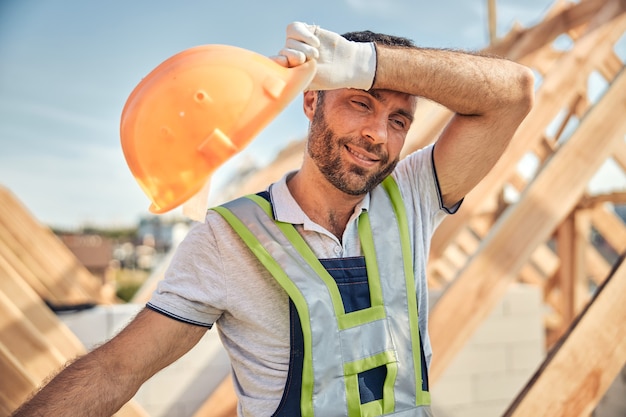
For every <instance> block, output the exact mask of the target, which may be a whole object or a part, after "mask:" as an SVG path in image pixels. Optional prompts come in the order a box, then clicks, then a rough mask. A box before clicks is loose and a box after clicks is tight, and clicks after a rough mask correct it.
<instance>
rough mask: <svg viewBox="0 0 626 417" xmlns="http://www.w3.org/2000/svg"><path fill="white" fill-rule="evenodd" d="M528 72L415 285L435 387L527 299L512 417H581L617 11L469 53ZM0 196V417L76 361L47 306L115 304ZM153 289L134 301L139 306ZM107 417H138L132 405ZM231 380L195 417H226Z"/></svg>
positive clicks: (620, 186) (610, 349)
mask: <svg viewBox="0 0 626 417" xmlns="http://www.w3.org/2000/svg"><path fill="white" fill-rule="evenodd" d="M482 52H483V53H486V54H493V55H498V56H502V57H505V58H508V59H511V60H514V61H516V62H519V63H521V64H524V65H527V66H528V67H530V68H532V69H533V71H534V72H535V76H536V80H537V85H536V99H535V105H534V107H533V109H532V111H531V112H530V114H529V115H528V116H527V118H526V119H525V121H524V122H523V124H522V125H521V126H520V128H519V129H518V131H517V133H516V134H515V136H514V138H513V140H512V142H511V143H510V145H509V147H508V149H507V151H506V152H505V154H504V155H503V156H502V158H501V159H500V160H499V162H498V163H497V164H496V166H495V167H494V169H493V170H492V171H491V172H490V173H489V175H488V176H487V177H486V178H485V179H484V180H483V181H482V182H481V183H480V184H479V185H478V186H477V187H476V188H475V189H474V190H473V191H472V192H471V193H470V194H469V195H467V197H466V198H465V200H464V202H463V204H462V206H461V209H460V210H459V212H457V213H456V214H455V215H453V216H448V217H447V218H446V219H445V220H444V222H443V223H442V224H441V226H440V227H439V228H438V229H437V231H436V232H435V235H434V237H433V241H432V246H431V254H430V259H429V267H428V274H427V275H428V282H429V287H430V288H431V289H432V291H433V292H437V293H438V294H440V296H439V297H438V299H437V300H436V302H434V303H433V305H432V308H431V312H430V322H429V329H430V336H431V343H432V347H433V351H434V352H435V356H434V357H435V359H434V360H433V363H432V367H431V369H430V378H431V381H432V382H431V383H432V384H433V385H435V386H436V384H437V381H438V380H439V379H440V378H441V377H442V375H443V374H444V373H445V371H446V369H447V368H448V367H449V366H450V364H451V363H452V362H453V361H454V359H455V358H456V357H457V355H458V354H459V352H461V350H462V349H463V347H464V346H465V345H466V344H467V343H468V340H470V338H471V337H472V335H473V334H474V333H475V332H476V330H477V329H478V328H479V326H480V325H481V323H483V321H484V320H485V319H486V318H487V317H488V316H489V315H490V314H491V313H492V312H493V310H494V309H495V308H496V307H497V306H498V305H499V303H500V302H501V300H502V299H503V297H504V296H505V294H506V293H507V291H508V290H509V289H510V288H511V287H512V286H513V285H518V284H523V285H525V286H531V287H533V288H536V289H538V291H540V294H541V299H542V300H541V301H542V304H543V312H544V314H543V317H542V319H543V323H542V325H543V334H544V335H545V349H546V352H547V354H546V355H545V358H544V360H543V363H542V364H540V366H538V367H537V369H536V371H535V373H534V375H532V377H531V378H530V379H529V380H528V381H527V383H526V385H525V386H524V387H523V388H522V389H521V390H520V391H519V393H518V395H517V396H515V397H514V398H511V401H510V404H509V406H508V408H507V409H506V410H505V411H503V415H506V416H511V417H513V416H514V417H540V416H546V417H553V416H567V417H570V416H581V417H583V416H585V417H587V416H591V415H592V414H593V412H594V410H596V408H597V406H598V404H599V402H600V400H601V399H602V398H603V397H604V395H605V393H606V392H607V390H608V389H609V386H610V385H611V384H612V383H613V381H614V380H615V379H616V377H617V376H618V374H619V373H620V371H621V370H622V369H623V368H624V365H625V364H626V324H625V323H626V298H625V297H626V262H624V257H625V256H626V224H625V220H624V218H625V217H626V216H625V215H624V211H622V212H621V213H622V215H620V214H619V213H620V207H622V208H623V207H624V206H625V205H626V175H625V173H626V140H625V139H626V71H624V68H625V62H626V1H625V0H581V1H579V2H567V1H556V2H555V3H554V4H553V6H552V8H551V9H550V10H549V11H548V12H547V14H546V16H545V17H544V19H543V20H542V21H541V22H539V23H537V24H536V25H535V26H533V27H529V28H523V27H514V28H513V29H512V30H511V31H510V32H509V33H508V34H507V35H506V36H504V37H502V38H501V39H495V38H494V39H493V42H492V44H491V45H489V46H488V47H487V48H485V50H483V51H482ZM450 117H451V113H450V111H449V110H447V109H445V108H443V107H441V106H439V105H437V104H435V103H432V102H429V101H426V100H420V101H419V102H418V106H417V110H416V114H415V120H414V122H413V127H412V129H411V131H410V132H409V136H408V137H407V141H406V144H405V155H406V154H408V153H410V152H412V151H415V150H417V149H420V148H422V147H424V146H426V145H428V144H430V143H432V142H433V141H434V140H435V139H436V138H437V137H438V135H439V133H440V132H441V131H442V129H443V128H444V126H445V125H446V123H447V121H448V120H449V118H450ZM303 149H304V142H303V141H297V142H294V143H293V144H291V145H290V147H289V149H288V150H285V152H283V153H282V154H281V155H279V157H278V158H277V160H276V161H275V162H274V163H272V164H270V165H269V166H267V167H264V168H263V169H261V170H258V171H255V172H253V173H251V174H250V175H249V176H247V177H246V178H244V179H241V180H240V181H239V182H237V183H236V184H234V185H233V188H231V189H230V190H228V191H225V192H224V195H223V198H224V199H227V198H230V197H236V196H239V195H243V194H247V193H251V192H257V191H259V190H261V189H263V188H265V187H266V186H267V185H268V184H269V183H271V182H273V181H275V180H277V179H278V178H280V177H281V176H282V175H284V173H285V172H286V171H288V170H290V169H297V168H298V167H299V164H300V162H301V158H302V152H303ZM1 191H2V192H1V193H0V310H1V313H2V314H0V321H1V326H0V375H2V378H0V413H2V414H9V413H10V412H11V411H12V410H13V409H14V408H16V407H17V406H18V405H19V404H20V403H21V402H22V401H23V400H24V399H26V398H27V396H28V395H29V394H30V393H31V392H32V391H33V390H34V389H36V387H37V386H39V385H40V384H41V382H42V381H43V380H44V379H45V378H46V377H48V376H49V375H50V373H52V372H54V371H55V370H57V369H58V368H59V367H61V366H62V365H63V364H64V363H65V362H66V361H67V360H69V359H71V358H73V357H75V356H76V355H79V354H81V353H83V352H84V351H85V348H84V347H83V346H82V345H81V343H80V342H78V340H77V338H76V337H75V336H74V335H73V334H72V333H71V332H70V331H69V330H68V329H67V327H65V326H64V325H63V324H62V323H61V322H60V321H59V320H58V318H57V317H56V316H55V315H54V314H53V312H52V311H51V309H50V305H54V304H58V305H64V304H72V305H77V304H85V305H87V304H99V305H101V304H114V303H116V302H117V300H115V298H114V296H113V295H112V293H111V291H110V289H108V288H107V286H106V285H103V284H102V282H101V281H99V280H97V279H95V278H94V277H93V276H90V274H89V273H88V272H86V270H85V269H84V268H82V267H81V265H79V264H78V263H77V262H76V260H75V259H74V258H73V257H72V256H71V254H70V253H69V252H68V251H67V250H66V249H64V247H63V245H62V244H61V243H60V242H59V241H58V240H57V239H56V238H55V236H54V235H53V234H52V233H51V232H50V231H49V230H48V229H47V228H45V227H44V226H42V225H40V224H38V223H37V221H36V220H34V219H33V218H32V216H30V215H29V213H28V211H27V210H26V209H25V208H24V207H22V206H20V204H19V200H18V199H17V198H16V197H15V196H13V195H12V194H11V193H10V192H9V191H8V190H5V189H2V190H1ZM156 281H158V279H155V280H151V281H149V283H148V284H147V285H148V286H149V287H148V288H143V289H142V291H140V293H139V294H141V296H138V297H136V298H135V300H134V301H135V302H137V303H144V302H145V301H146V300H147V298H148V297H149V294H150V292H151V291H150V289H151V288H153V286H154V285H155V282H156ZM118 415H124V416H126V415H127V416H135V415H136V416H139V415H147V414H146V413H145V411H144V410H142V409H141V407H139V406H138V405H137V404H136V403H134V402H131V403H129V404H128V405H127V406H125V407H124V408H123V409H122V410H121V411H120V413H119V414H118ZM235 415H236V399H235V396H234V394H233V388H232V381H231V379H230V378H229V377H227V378H225V379H224V382H223V383H222V384H221V385H220V386H219V387H218V388H216V389H215V390H212V391H211V392H207V398H206V401H205V402H204V404H202V405H201V406H199V407H198V409H197V410H196V411H195V412H194V414H193V417H209V416H212V417H227V416H231V417H234V416H235Z"/></svg>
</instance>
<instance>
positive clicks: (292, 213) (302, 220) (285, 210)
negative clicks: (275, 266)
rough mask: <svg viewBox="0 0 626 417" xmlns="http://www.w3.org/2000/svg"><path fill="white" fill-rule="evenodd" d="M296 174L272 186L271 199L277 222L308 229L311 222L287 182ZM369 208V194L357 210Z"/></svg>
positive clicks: (292, 172)
mask: <svg viewBox="0 0 626 417" xmlns="http://www.w3.org/2000/svg"><path fill="white" fill-rule="evenodd" d="M295 173H296V171H291V172H288V173H287V174H285V175H284V176H283V177H282V178H281V179H280V180H278V181H277V182H275V183H274V184H272V185H270V187H269V193H270V199H271V201H272V208H273V210H274V218H275V219H276V220H278V221H280V222H284V223H291V224H303V225H305V227H306V226H307V224H308V223H309V222H311V220H310V219H309V218H308V216H307V215H306V214H305V213H304V212H303V211H302V209H301V208H300V206H299V205H298V203H297V202H296V200H295V199H294V198H293V196H292V195H291V192H290V191H289V188H288V187H287V180H288V179H289V178H290V177H291V176H292V175H294V174H295ZM369 206H370V195H369V193H368V194H366V195H365V197H364V198H363V200H362V201H361V202H360V203H359V205H358V206H357V209H360V211H367V210H368V209H369Z"/></svg>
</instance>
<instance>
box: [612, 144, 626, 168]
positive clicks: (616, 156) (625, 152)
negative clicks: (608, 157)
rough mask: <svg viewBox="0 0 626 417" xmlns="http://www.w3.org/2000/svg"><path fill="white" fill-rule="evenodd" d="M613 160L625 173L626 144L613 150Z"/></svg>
mask: <svg viewBox="0 0 626 417" xmlns="http://www.w3.org/2000/svg"><path fill="white" fill-rule="evenodd" d="M613 160H614V161H615V162H616V163H617V164H618V165H619V166H620V167H621V168H622V170H623V171H626V143H624V144H622V145H621V146H619V147H618V148H617V149H615V153H613Z"/></svg>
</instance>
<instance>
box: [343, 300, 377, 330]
mask: <svg viewBox="0 0 626 417" xmlns="http://www.w3.org/2000/svg"><path fill="white" fill-rule="evenodd" d="M386 314H387V313H386V312H385V307H383V306H376V307H369V308H365V309H363V310H357V311H353V312H351V313H347V314H344V315H343V316H340V317H338V318H337V322H338V324H339V329H340V330H345V329H349V328H351V327H355V326H360V325H362V324H365V323H371V322H373V321H376V320H381V319H384V318H385V317H386Z"/></svg>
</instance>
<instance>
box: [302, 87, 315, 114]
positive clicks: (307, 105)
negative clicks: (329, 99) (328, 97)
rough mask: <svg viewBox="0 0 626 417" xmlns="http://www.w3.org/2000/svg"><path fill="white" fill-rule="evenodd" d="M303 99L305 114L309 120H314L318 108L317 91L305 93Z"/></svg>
mask: <svg viewBox="0 0 626 417" xmlns="http://www.w3.org/2000/svg"><path fill="white" fill-rule="evenodd" d="M303 98H304V99H303V103H302V107H303V109H304V114H305V115H306V117H307V118H308V119H309V120H313V114H315V108H316V106H317V91H312V90H309V91H305V92H304V97H303Z"/></svg>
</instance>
